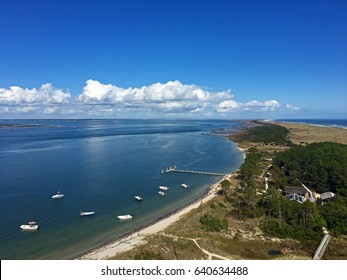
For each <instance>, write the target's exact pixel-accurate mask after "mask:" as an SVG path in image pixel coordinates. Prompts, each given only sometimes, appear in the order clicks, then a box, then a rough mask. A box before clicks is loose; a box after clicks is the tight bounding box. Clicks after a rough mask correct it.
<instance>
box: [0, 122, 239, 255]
mask: <svg viewBox="0 0 347 280" xmlns="http://www.w3.org/2000/svg"><path fill="white" fill-rule="evenodd" d="M0 124H2V125H0V170H1V176H0V210H1V213H2V215H1V216H0V240H1V246H0V257H1V259H69V258H73V257H75V256H76V255H79V254H82V253H83V252H86V251H87V250H90V249H92V248H95V247H97V246H100V245H102V244H104V243H106V242H109V241H111V240H114V239H116V238H119V237H120V236H122V235H124V234H127V233H130V232H131V231H133V230H135V229H137V228H140V227H142V226H144V225H146V224H149V223H151V222H154V221H155V220H157V219H158V218H160V217H162V216H165V215H167V214H168V213H170V212H172V211H174V210H177V209H179V208H181V207H183V206H184V205H186V204H188V203H190V202H191V201H193V200H195V199H196V198H197V197H199V196H201V195H202V194H203V193H204V192H205V191H206V189H207V188H208V186H210V185H211V184H212V183H214V182H216V181H217V180H219V179H220V177H218V176H207V175H196V174H184V173H169V174H162V173H161V171H162V169H165V168H166V167H168V166H170V165H176V166H177V168H180V169H193V170H199V171H212V172H221V173H228V172H231V171H233V170H235V169H237V168H238V167H239V166H240V164H241V163H242V161H243V156H242V153H241V152H240V151H239V150H238V149H237V148H236V145H235V144H234V143H232V142H231V141H229V140H228V139H227V138H225V137H222V136H220V133H222V132H223V133H231V132H233V131H236V130H237V129H238V128H239V127H240V124H239V123H237V122H229V121H220V120H204V121H188V120H169V121H168V120H165V121H161V120H1V121H0ZM13 124H17V125H16V126H13ZM222 128H226V129H228V130H227V131H225V130H224V129H223V130H221V129H222ZM211 131H213V133H211ZM182 183H186V184H188V185H190V188H189V189H184V188H182V187H181V186H180V185H181V184H182ZM160 185H167V186H169V187H170V190H169V191H168V195H167V196H166V197H160V196H159V195H158V193H157V192H158V190H159V189H158V187H159V186H160ZM59 189H60V190H61V191H62V192H63V193H64V194H65V197H64V198H62V199H60V200H57V201H54V200H52V199H51V196H52V195H53V194H55V193H56V192H57V191H58V190H59ZM135 195H141V196H142V197H143V198H144V200H143V201H142V202H137V201H135V199H134V196H135ZM80 211H95V212H96V213H95V215H94V216H92V217H80V216H79V212H80ZM123 214H132V215H134V218H133V219H132V220H130V221H119V220H118V219H117V218H116V217H117V215H123ZM29 220H35V221H37V222H38V224H40V229H39V230H38V231H37V232H22V231H21V230H20V229H19V226H20V225H21V224H24V223H27V222H28V221H29Z"/></svg>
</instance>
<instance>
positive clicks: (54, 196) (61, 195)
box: [52, 190, 64, 199]
mask: <svg viewBox="0 0 347 280" xmlns="http://www.w3.org/2000/svg"><path fill="white" fill-rule="evenodd" d="M62 197H64V194H63V193H61V192H60V190H59V191H58V192H57V193H56V194H55V195H52V198H53V199H59V198H62Z"/></svg>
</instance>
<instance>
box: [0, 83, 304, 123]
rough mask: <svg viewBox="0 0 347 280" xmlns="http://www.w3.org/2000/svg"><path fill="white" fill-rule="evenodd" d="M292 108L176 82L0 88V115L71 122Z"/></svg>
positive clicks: (49, 84) (288, 109) (226, 91)
mask: <svg viewBox="0 0 347 280" xmlns="http://www.w3.org/2000/svg"><path fill="white" fill-rule="evenodd" d="M299 109H300V108H298V107H296V106H295V105H292V104H280V102H279V101H277V100H267V101H257V100H251V101H246V102H243V103H242V102H238V101H237V100H235V98H234V96H233V94H232V93H231V91H230V90H225V91H210V90H207V89H205V88H203V87H200V86H197V85H194V84H191V85H187V84H182V83H181V82H180V81H169V82H167V83H154V84H152V85H148V86H142V87H139V88H132V87H129V88H121V87H118V86H116V85H112V84H102V83H101V82H99V81H97V80H87V81H86V85H85V87H84V88H83V91H82V93H81V94H80V95H78V96H77V97H75V98H72V97H71V94H70V93H69V92H65V91H63V90H61V89H58V88H55V87H53V86H52V84H51V83H46V84H43V85H41V87H40V88H32V89H27V88H21V87H18V86H12V87H10V88H8V89H5V88H0V114H2V115H6V114H7V115H10V114H30V113H32V114H33V116H34V115H35V114H36V115H50V116H64V117H66V116H70V117H88V116H96V117H124V116H125V117H132V116H141V114H142V115H143V114H145V115H147V116H155V117H161V116H163V115H164V114H184V113H185V114H187V115H189V116H199V115H200V116H203V115H204V116H213V115H214V116H218V115H223V116H226V114H228V113H229V114H233V113H243V112H254V113H263V112H275V111H296V110H299Z"/></svg>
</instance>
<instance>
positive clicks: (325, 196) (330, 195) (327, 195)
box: [320, 192, 335, 200]
mask: <svg viewBox="0 0 347 280" xmlns="http://www.w3.org/2000/svg"><path fill="white" fill-rule="evenodd" d="M334 196H335V194H334V193H333V192H325V193H321V194H320V199H321V200H324V199H329V198H333V197H334Z"/></svg>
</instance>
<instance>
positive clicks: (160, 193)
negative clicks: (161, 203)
mask: <svg viewBox="0 0 347 280" xmlns="http://www.w3.org/2000/svg"><path fill="white" fill-rule="evenodd" d="M158 194H159V195H161V196H165V195H166V193H165V192H162V191H159V192H158Z"/></svg>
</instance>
